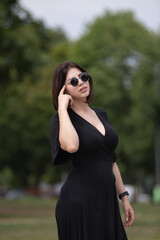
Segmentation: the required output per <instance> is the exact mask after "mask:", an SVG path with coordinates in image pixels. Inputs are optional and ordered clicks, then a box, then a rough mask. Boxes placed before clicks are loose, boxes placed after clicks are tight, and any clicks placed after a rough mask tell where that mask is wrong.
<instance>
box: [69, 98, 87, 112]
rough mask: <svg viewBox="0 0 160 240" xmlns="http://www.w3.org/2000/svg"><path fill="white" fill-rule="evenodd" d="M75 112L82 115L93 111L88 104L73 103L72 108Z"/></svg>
mask: <svg viewBox="0 0 160 240" xmlns="http://www.w3.org/2000/svg"><path fill="white" fill-rule="evenodd" d="M70 108H72V109H73V110H74V111H75V112H77V113H81V112H83V113H84V112H86V113H87V112H89V111H90V110H91V109H90V107H89V105H88V103H84V102H81V101H75V100H74V102H73V104H72V106H70Z"/></svg>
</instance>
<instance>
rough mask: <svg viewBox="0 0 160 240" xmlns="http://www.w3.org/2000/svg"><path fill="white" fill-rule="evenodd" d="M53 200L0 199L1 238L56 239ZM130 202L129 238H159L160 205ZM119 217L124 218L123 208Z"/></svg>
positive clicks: (19, 239) (8, 239)
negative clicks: (130, 222)
mask: <svg viewBox="0 0 160 240" xmlns="http://www.w3.org/2000/svg"><path fill="white" fill-rule="evenodd" d="M56 201H57V200H56V199H41V198H24V199H17V200H12V201H5V200H3V199H1V200H0V239H1V240H51V239H52V240H58V237H57V226H56V221H55V217H54V208H55V204H56ZM132 206H133V208H134V211H135V222H134V224H133V225H132V226H131V227H129V228H126V231H127V235H128V238H129V240H160V206H154V205H151V204H132ZM122 218H123V219H124V217H123V211H122ZM75 240H76V239H75ZM97 240H98V239H97Z"/></svg>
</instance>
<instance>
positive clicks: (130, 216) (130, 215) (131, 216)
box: [124, 209, 134, 227]
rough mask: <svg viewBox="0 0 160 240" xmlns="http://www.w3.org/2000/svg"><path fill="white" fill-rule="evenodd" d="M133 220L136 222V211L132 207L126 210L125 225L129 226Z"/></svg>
mask: <svg viewBox="0 0 160 240" xmlns="http://www.w3.org/2000/svg"><path fill="white" fill-rule="evenodd" d="M133 222H134V211H133V210H132V209H128V210H127V211H126V212H125V222H124V226H125V227H129V226H130V225H131V224H132V223H133Z"/></svg>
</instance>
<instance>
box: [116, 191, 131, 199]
mask: <svg viewBox="0 0 160 240" xmlns="http://www.w3.org/2000/svg"><path fill="white" fill-rule="evenodd" d="M128 196H129V193H128V191H125V192H122V193H120V194H119V195H118V197H119V199H120V200H124V199H128Z"/></svg>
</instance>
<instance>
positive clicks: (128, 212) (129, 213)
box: [113, 162, 134, 227]
mask: <svg viewBox="0 0 160 240" xmlns="http://www.w3.org/2000/svg"><path fill="white" fill-rule="evenodd" d="M113 173H114V176H115V178H116V190H117V194H118V195H119V194H121V193H122V192H125V191H126V189H125V187H124V184H123V181H122V177H121V174H120V171H119V168H118V166H117V163H116V162H114V163H113ZM122 205H123V209H124V212H125V222H124V226H125V227H128V226H130V225H131V224H132V223H133V221H134V211H133V209H132V207H131V205H130V202H129V199H128V196H124V197H123V198H122Z"/></svg>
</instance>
